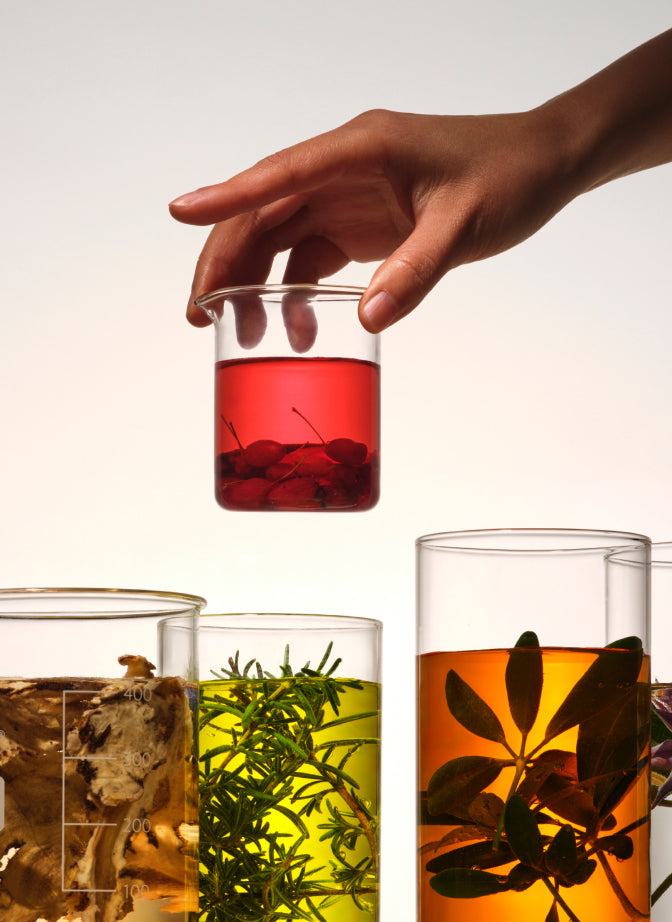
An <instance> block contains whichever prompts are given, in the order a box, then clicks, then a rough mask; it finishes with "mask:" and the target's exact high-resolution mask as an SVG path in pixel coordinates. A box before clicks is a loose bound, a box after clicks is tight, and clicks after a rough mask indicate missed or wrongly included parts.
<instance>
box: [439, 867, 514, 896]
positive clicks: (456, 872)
mask: <svg viewBox="0 0 672 922" xmlns="http://www.w3.org/2000/svg"><path fill="white" fill-rule="evenodd" d="M429 883H430V886H431V887H432V889H433V890H436V892H437V893H439V894H440V895H441V896H448V897H452V898H453V899H456V900H470V899H475V898H477V897H479V896H492V894H493V893H502V892H503V891H504V890H508V889H509V888H508V884H507V882H506V879H505V878H501V877H498V876H497V875H496V874H489V873H488V872H487V871H478V870H472V869H470V868H447V869H446V870H445V871H441V873H440V874H435V875H434V877H432V878H430V881H429Z"/></svg>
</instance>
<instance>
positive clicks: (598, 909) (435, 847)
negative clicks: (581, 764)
mask: <svg viewBox="0 0 672 922" xmlns="http://www.w3.org/2000/svg"><path fill="white" fill-rule="evenodd" d="M608 655H609V656H613V657H618V656H623V655H627V654H624V653H623V651H620V650H614V651H609V652H608ZM596 657H597V651H593V650H578V649H577V650H560V649H557V650H556V649H545V650H543V691H542V695H541V700H540V705H539V710H538V714H537V718H536V720H535V722H534V725H533V726H532V728H531V730H530V732H529V735H528V738H527V741H526V743H525V752H526V753H528V754H530V755H533V756H534V757H535V758H536V757H538V756H539V755H541V754H542V753H543V752H546V751H549V750H561V751H563V752H564V753H567V754H569V756H567V757H565V758H566V762H567V764H566V765H565V767H564V770H565V771H566V773H567V778H566V779H565V780H570V783H572V778H571V776H572V766H571V764H570V763H571V760H572V758H573V756H574V755H575V753H576V750H577V738H578V730H577V726H576V725H575V726H573V727H571V728H569V729H567V730H565V732H563V733H561V734H560V735H557V736H555V737H554V738H553V739H551V740H549V741H548V743H544V739H545V737H546V728H547V726H548V725H549V722H550V721H551V718H552V717H553V715H554V714H555V713H556V711H557V709H558V708H559V706H560V705H561V703H562V702H563V700H564V699H565V698H566V697H567V695H568V694H569V693H570V691H571V690H572V688H573V687H574V685H575V684H576V682H577V681H578V680H579V679H580V678H581V677H582V675H583V674H584V673H585V672H586V670H587V669H588V667H589V666H590V665H591V663H593V662H594V661H595V659H596ZM508 660H509V651H507V650H487V651H481V652H466V653H465V652H461V653H431V654H426V655H424V656H421V657H420V658H419V663H418V681H419V712H418V715H419V716H418V736H419V741H420V742H419V761H418V785H419V793H420V797H421V799H422V793H423V792H426V791H427V789H428V785H429V784H430V779H431V778H432V776H433V775H434V774H435V773H436V772H437V770H438V769H439V768H440V767H441V766H443V765H444V764H445V763H448V762H449V761H451V760H453V759H456V758H460V757H465V756H476V755H478V756H487V757H491V758H495V759H511V755H510V753H509V752H507V750H506V749H505V747H504V746H503V745H502V744H501V742H493V741H491V740H489V739H484V738H482V737H481V736H479V735H476V733H474V732H471V731H470V730H468V729H466V728H465V726H463V725H462V723H460V722H458V721H457V720H456V719H455V717H454V716H453V714H452V713H451V711H450V710H449V708H448V704H447V699H446V691H445V688H446V677H447V675H448V672H449V671H450V670H454V671H455V672H456V673H457V674H458V675H459V676H460V677H461V678H462V679H463V680H464V681H465V682H466V683H468V685H469V686H471V688H472V689H473V690H474V691H475V692H477V693H478V695H479V696H480V697H481V698H482V699H483V700H484V701H485V702H486V703H487V704H488V705H489V707H490V708H491V709H492V711H494V712H495V714H496V715H497V717H498V718H499V721H500V723H501V726H502V728H503V730H504V734H505V737H506V740H507V742H508V743H509V745H510V746H511V748H512V749H513V750H514V753H516V754H517V753H519V752H520V747H521V742H522V738H521V730H520V729H518V727H517V726H516V723H515V722H514V720H513V718H512V716H511V712H510V708H509V701H508V697H507V687H506V682H505V670H506V666H507V663H508ZM647 678H648V660H647V659H646V658H644V660H643V663H642V669H641V673H640V675H639V677H638V680H637V681H638V683H642V684H641V689H644V690H646V689H647V688H648V687H647V686H646V685H644V684H643V683H646V681H647ZM636 687H637V689H640V684H637V686H636ZM644 700H645V699H644ZM586 707H587V708H588V707H589V701H588V698H586ZM647 711H648V708H647V707H646V704H645V705H644V709H642V705H641V702H639V701H638V703H637V704H636V705H634V704H633V707H632V714H631V715H629V716H628V717H627V718H626V719H628V720H629V719H631V722H632V724H631V725H632V730H633V736H632V742H633V745H632V748H631V751H629V753H628V755H627V756H626V760H629V761H630V762H631V764H632V767H633V769H634V768H635V767H636V766H637V762H638V759H641V758H643V757H645V756H646V751H647V749H648V737H647V735H646V734H647V732H648V728H647V727H646V721H647V713H646V712H647ZM586 716H587V712H586ZM605 719H606V718H605ZM582 720H583V718H582ZM638 730H639V733H638V732H637V731H638ZM635 741H637V742H635ZM642 743H643V745H642ZM535 747H540V748H539V749H537V751H536V753H533V752H532V751H533V750H534V749H535ZM640 769H641V770H640V772H639V774H638V776H637V778H636V780H635V781H634V783H633V784H632V785H631V786H630V788H629V789H628V791H627V793H626V794H625V795H624V796H623V797H622V798H621V799H620V801H619V802H618V803H617V804H616V806H615V807H614V808H613V810H612V814H613V820H609V821H608V822H607V823H606V826H609V825H610V824H613V826H612V828H609V829H608V830H607V829H605V828H604V825H605V824H604V822H603V826H602V828H599V829H597V830H592V831H590V830H588V829H587V828H586V826H585V825H581V823H579V822H573V823H571V825H572V827H573V829H574V833H575V836H576V840H577V842H581V843H585V845H586V848H587V849H588V850H590V849H591V848H592V846H593V845H594V844H595V841H596V838H599V837H600V836H606V835H614V834H615V833H618V832H619V831H620V830H623V829H624V828H625V827H628V826H629V825H630V824H632V823H635V822H636V821H638V820H640V819H641V818H642V817H643V818H644V819H645V822H643V823H642V824H641V825H639V826H638V827H637V828H635V829H633V830H632V831H630V832H628V833H627V834H628V835H629V838H630V839H631V840H632V843H633V845H634V854H633V856H632V857H629V858H627V859H626V860H619V859H617V858H615V857H612V856H611V855H608V854H606V853H604V852H602V856H603V859H604V862H605V864H606V869H605V867H604V866H603V865H602V864H601V863H600V862H598V864H597V866H596V868H595V870H594V872H593V874H592V876H590V878H589V879H588V880H586V881H585V882H583V883H581V884H577V885H574V886H571V887H564V886H563V887H561V888H560V889H559V894H560V896H561V898H562V900H564V901H565V904H566V906H568V907H569V909H570V910H571V912H572V913H573V914H574V916H575V918H576V919H578V920H579V922H597V920H599V922H628V920H630V919H634V918H637V919H647V918H649V916H648V902H649V877H648V834H649V824H648V821H647V815H648V802H649V773H648V771H647V770H646V766H643V767H642V766H640ZM515 772H516V769H515V766H511V767H504V768H502V770H501V772H500V774H499V776H498V777H497V778H496V779H495V780H494V781H492V782H491V783H490V784H489V785H487V787H485V788H483V789H482V790H483V792H484V793H486V794H495V795H497V796H498V797H499V798H501V801H506V800H507V798H508V797H509V795H510V794H511V791H512V785H513V783H514V778H515ZM524 777H525V776H523V781H524ZM556 780H557V776H556ZM573 783H574V785H575V786H574V787H573V788H572V792H573V793H572V797H573V798H574V802H576V800H577V798H578V797H581V796H583V795H581V794H580V793H579V792H578V791H577V788H576V762H574V767H573ZM518 790H519V791H520V787H519V788H518ZM587 790H588V791H590V790H592V789H591V788H590V786H589V785H588V787H587ZM525 799H526V800H527V801H528V803H529V806H530V808H531V809H532V810H533V811H534V810H535V809H536V808H538V807H539V800H538V799H535V797H534V796H528V797H526V798H525ZM540 799H542V800H544V805H543V807H542V808H541V809H542V810H543V814H544V815H545V816H546V817H547V818H548V822H546V823H542V824H540V826H539V829H540V831H541V833H542V835H543V836H548V837H549V838H548V839H546V840H545V843H546V845H547V843H548V841H550V837H553V836H555V834H556V833H557V832H558V830H559V829H560V828H561V826H562V825H563V824H566V823H567V822H568V819H567V808H565V809H564V810H563V813H564V816H561V815H559V814H558V813H556V812H554V810H553V809H552V807H551V801H550V799H549V798H548V797H545V796H543V795H542V796H541V797H540ZM421 802H424V801H422V800H421ZM470 803H471V797H467V798H465V801H464V803H463V804H462V805H461V806H460V807H458V808H457V810H458V811H459V810H460V809H461V810H462V811H463V812H462V814H461V816H460V817H459V818H456V817H454V814H451V816H450V817H449V819H453V822H445V823H444V824H442V823H439V822H437V821H436V818H431V817H430V818H428V815H427V813H426V812H425V813H424V814H422V813H421V815H420V820H421V822H419V825H418V844H419V863H418V876H419V893H418V899H419V918H420V919H421V920H422V922H443V920H445V922H493V920H497V922H509V920H511V922H514V920H515V922H546V920H547V919H555V918H556V916H551V915H549V912H550V911H551V908H552V906H553V902H554V897H553V894H552V893H551V891H550V890H549V888H548V886H547V885H546V882H545V881H544V880H543V879H537V880H536V881H535V882H534V883H532V885H531V886H529V887H528V888H527V889H524V890H521V891H515V890H506V891H505V892H502V893H495V894H490V895H486V896H477V897H472V898H461V897H460V898H456V897H453V896H445V895H440V894H439V893H437V892H435V890H434V889H433V888H432V886H431V885H430V880H431V878H432V877H433V874H432V873H431V872H430V871H428V870H427V867H426V866H427V863H428V862H429V861H430V860H432V859H436V858H437V856H440V855H442V854H445V853H447V852H451V851H453V850H454V849H457V848H461V847H464V846H465V845H469V844H471V843H474V842H479V841H480V842H487V841H488V838H492V837H493V836H494V828H496V825H497V820H496V819H495V820H491V821H490V822H491V824H492V825H491V828H490V830H489V831H488V829H487V827H480V828H479V826H478V823H477V822H476V821H473V819H472V818H473V817H474V816H476V817H478V814H477V813H472V814H470V813H469V810H470ZM591 808H592V801H591ZM558 810H560V807H558ZM465 811H466V812H465ZM500 812H501V811H500ZM465 816H466V817H467V818H466V819H465V818H464V817H465ZM479 818H481V817H479ZM428 819H429V820H430V821H428ZM470 819H472V821H471V822H470ZM451 834H452V835H453V839H452V840H451V839H450V838H446V837H449V836H450V835H451ZM504 839H505V835H504ZM516 863H517V862H515V861H514V862H512V863H511V864H508V865H503V866H498V867H494V868H488V869H487V870H488V873H492V874H496V875H498V876H499V877H500V878H501V879H502V880H505V879H506V877H507V874H508V872H509V871H510V869H511V868H512V867H513V866H514V864H516ZM481 867H482V865H481ZM551 883H552V880H551ZM556 910H557V913H558V915H557V918H558V919H559V920H566V919H571V918H572V916H570V915H569V914H568V913H567V912H566V911H565V909H564V908H563V907H562V905H560V904H558V905H556Z"/></svg>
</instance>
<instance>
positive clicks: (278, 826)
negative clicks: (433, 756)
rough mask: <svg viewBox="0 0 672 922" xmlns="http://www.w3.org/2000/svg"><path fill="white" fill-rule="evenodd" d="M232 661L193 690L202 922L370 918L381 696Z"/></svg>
mask: <svg viewBox="0 0 672 922" xmlns="http://www.w3.org/2000/svg"><path fill="white" fill-rule="evenodd" d="M330 655H331V645H329V647H328V649H327V652H326V653H325V656H324V657H323V658H322V660H321V662H320V663H319V665H318V666H317V668H316V669H313V668H311V667H310V665H309V664H306V665H305V666H304V667H303V668H302V669H299V670H298V671H296V672H295V671H294V670H293V669H292V667H291V665H290V662H289V652H288V651H286V653H285V657H284V660H283V663H282V664H281V665H280V675H279V676H278V677H277V678H276V677H274V676H272V675H270V674H269V673H267V672H266V671H264V670H262V668H261V667H260V666H259V664H258V663H257V662H256V661H255V660H252V661H251V662H249V663H247V664H246V665H245V666H244V667H243V668H241V666H240V664H239V660H238V656H237V655H236V656H235V657H233V658H232V659H231V660H230V661H229V664H228V665H229V668H228V669H224V670H222V674H221V676H219V679H220V681H214V682H208V683H203V684H202V687H201V690H200V711H199V741H200V749H201V754H200V765H201V772H200V784H199V788H200V863H201V874H200V885H201V893H200V920H201V922H295V920H299V919H305V920H310V922H315V920H317V922H330V919H331V918H332V917H333V914H332V909H331V907H334V910H333V912H335V913H339V912H341V907H342V906H343V905H344V902H346V903H347V904H348V907H349V908H348V912H349V913H351V914H352V918H353V919H360V918H361V919H366V918H367V917H370V916H375V912H376V905H377V891H378V849H379V846H378V820H377V803H376V799H377V770H378V747H379V739H378V725H379V687H378V686H377V685H373V684H372V683H364V682H358V681H356V680H354V679H341V678H335V677H334V675H333V673H334V671H335V670H336V668H337V667H338V664H339V662H340V660H334V661H333V662H332V664H331V665H329V666H328V665H327V664H328V660H329V659H330Z"/></svg>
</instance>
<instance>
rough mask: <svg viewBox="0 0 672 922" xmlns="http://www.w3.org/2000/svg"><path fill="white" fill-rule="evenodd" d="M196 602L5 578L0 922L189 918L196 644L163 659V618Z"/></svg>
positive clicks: (186, 612)
mask: <svg viewBox="0 0 672 922" xmlns="http://www.w3.org/2000/svg"><path fill="white" fill-rule="evenodd" d="M204 604H205V600H204V599H201V598H200V597H198V596H191V595H182V594H175V593H167V592H149V591H142V590H140V591H135V590H117V589H12V590H0V918H2V920H3V922H64V920H67V922H117V920H120V922H121V920H123V922H187V920H195V919H196V918H197V910H198V902H197V900H198V892H197V864H196V849H197V839H198V827H197V813H196V806H195V805H196V796H195V795H196V791H195V787H196V772H195V763H194V757H193V738H194V727H193V720H192V714H191V708H190V704H189V694H188V692H189V688H190V687H191V688H192V689H193V688H195V685H194V679H195V676H194V674H193V662H191V661H190V652H189V651H190V648H193V643H191V644H190V643H186V644H185V646H184V648H183V649H182V650H179V649H176V648H175V647H173V649H172V652H171V656H170V664H169V668H166V663H164V657H163V655H162V653H161V649H160V644H159V623H160V621H161V619H162V618H164V617H167V616H169V615H171V614H172V615H175V614H178V613H179V614H181V616H183V617H186V618H189V619H190V622H191V625H192V630H191V634H192V635H193V631H194V629H195V624H196V615H197V613H198V612H199V611H200V609H201V608H202V607H203V605H204ZM190 672H191V674H190Z"/></svg>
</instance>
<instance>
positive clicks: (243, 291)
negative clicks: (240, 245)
mask: <svg viewBox="0 0 672 922" xmlns="http://www.w3.org/2000/svg"><path fill="white" fill-rule="evenodd" d="M364 291H365V289H364V288H359V287H357V286H354V285H320V284H315V283H305V284H304V283H301V284H298V283H297V284H278V285H266V284H257V285H235V286H233V287H231V288H216V289H215V290H214V291H208V292H206V293H205V294H202V295H199V296H198V297H197V298H195V299H194V304H196V305H197V306H198V307H200V308H203V307H204V306H205V305H206V304H210V303H211V302H212V301H228V300H230V299H231V298H235V297H242V296H244V295H256V296H257V297H263V298H265V299H267V300H269V301H270V300H282V298H283V297H284V296H285V295H287V294H293V293H295V294H302V295H308V296H310V297H311V298H319V299H324V300H338V299H343V298H347V299H348V300H354V299H357V300H359V299H360V298H361V296H362V295H363V294H364Z"/></svg>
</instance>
